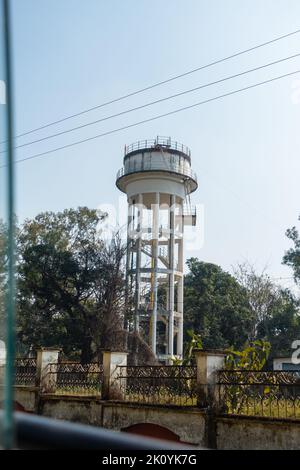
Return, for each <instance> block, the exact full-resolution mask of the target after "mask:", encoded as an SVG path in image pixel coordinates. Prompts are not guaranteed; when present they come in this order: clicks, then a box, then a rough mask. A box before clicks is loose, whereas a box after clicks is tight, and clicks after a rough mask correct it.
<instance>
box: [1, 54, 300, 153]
mask: <svg viewBox="0 0 300 470" xmlns="http://www.w3.org/2000/svg"><path fill="white" fill-rule="evenodd" d="M299 56H300V53H297V54H294V55H291V56H288V57H284V58H283V59H278V60H275V61H273V62H269V63H268V64H264V65H260V66H258V67H255V68H253V69H249V70H245V71H243V72H239V73H236V74H234V75H230V76H229V77H224V78H221V79H219V80H215V81H213V82H209V83H205V84H204V85H200V86H197V87H195V88H189V89H188V90H184V91H181V92H179V93H175V94H173V95H169V96H166V97H164V98H160V99H158V100H155V101H150V102H149V103H145V104H142V105H140V106H135V107H133V108H129V109H126V110H124V111H120V112H118V113H115V114H111V115H109V116H105V117H103V118H100V119H97V120H95V121H92V122H88V123H86V124H81V125H79V126H76V127H72V128H71V129H66V130H64V131H61V132H57V133H55V134H51V135H48V136H45V137H41V138H40V139H35V140H32V141H30V142H25V143H24V144H21V145H17V146H16V147H15V148H16V149H19V148H23V147H27V146H29V145H33V144H37V143H39V142H44V141H45V140H48V139H53V138H55V137H59V136H61V135H64V134H67V133H69V132H74V131H77V130H80V129H83V128H85V127H89V126H92V125H94V124H99V123H100V122H103V121H108V120H109V119H112V118H115V117H119V116H123V115H124V114H128V113H132V112H133V111H138V110H140V109H144V108H147V107H149V106H153V105H154V104H158V103H162V102H164V101H168V100H171V99H173V98H177V97H179V96H183V95H186V94H188V93H192V92H194V91H198V90H201V89H203V88H207V87H210V86H213V85H217V84H220V83H223V82H226V81H228V80H232V79H233V78H238V77H241V76H243V75H246V74H248V73H252V72H256V71H258V70H262V69H264V68H267V67H270V66H272V65H276V64H279V63H282V62H285V61H287V60H290V59H295V58H296V57H299ZM1 153H5V150H2V151H0V154H1Z"/></svg>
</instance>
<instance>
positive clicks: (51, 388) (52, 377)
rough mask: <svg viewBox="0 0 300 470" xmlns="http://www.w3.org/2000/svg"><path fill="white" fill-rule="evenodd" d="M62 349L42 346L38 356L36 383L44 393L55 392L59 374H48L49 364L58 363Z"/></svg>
mask: <svg viewBox="0 0 300 470" xmlns="http://www.w3.org/2000/svg"><path fill="white" fill-rule="evenodd" d="M60 352H61V349H57V348H40V349H38V350H37V357H36V385H37V386H38V387H40V391H41V392H42V393H45V392H55V390H56V381H57V374H56V373H54V374H48V372H49V367H48V366H49V364H57V363H58V356H59V353H60Z"/></svg>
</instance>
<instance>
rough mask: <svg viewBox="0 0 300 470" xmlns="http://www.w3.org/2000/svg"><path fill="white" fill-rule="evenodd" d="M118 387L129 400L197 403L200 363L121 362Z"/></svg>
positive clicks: (118, 372) (181, 404)
mask: <svg viewBox="0 0 300 470" xmlns="http://www.w3.org/2000/svg"><path fill="white" fill-rule="evenodd" d="M114 388H115V390H116V398H121V399H122V400H124V401H128V402H135V403H136V402H137V403H142V404H153V405H177V406H196V404H197V386H196V367H191V366H187V367H185V366H119V367H118V370H117V374H116V378H115V381H114ZM118 392H119V396H118Z"/></svg>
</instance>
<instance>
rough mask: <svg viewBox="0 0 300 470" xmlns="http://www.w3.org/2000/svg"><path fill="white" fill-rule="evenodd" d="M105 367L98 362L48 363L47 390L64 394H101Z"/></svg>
mask: <svg viewBox="0 0 300 470" xmlns="http://www.w3.org/2000/svg"><path fill="white" fill-rule="evenodd" d="M102 382H103V367H102V365H101V364H99V363H98V362H91V363H87V364H80V363H78V362H61V363H57V364H48V366H47V375H46V377H45V384H46V385H45V386H46V390H49V391H50V392H53V391H55V393H56V394H63V395H74V396H76V395H78V396H82V395H100V392H101V385H102Z"/></svg>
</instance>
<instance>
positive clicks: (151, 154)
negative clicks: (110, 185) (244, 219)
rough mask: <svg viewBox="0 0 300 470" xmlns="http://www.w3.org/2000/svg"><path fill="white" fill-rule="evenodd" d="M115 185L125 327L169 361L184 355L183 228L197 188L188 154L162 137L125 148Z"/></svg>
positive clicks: (191, 216) (190, 220)
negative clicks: (124, 221)
mask: <svg viewBox="0 0 300 470" xmlns="http://www.w3.org/2000/svg"><path fill="white" fill-rule="evenodd" d="M116 185H117V187H118V188H119V189H120V191H122V192H124V193H126V195H127V200H128V225H127V258H126V285H127V292H128V293H129V294H131V295H130V298H131V299H133V302H131V310H130V313H129V315H128V318H127V323H126V327H127V328H128V329H132V330H136V331H138V332H139V333H140V334H141V335H142V336H143V338H144V339H145V340H146V341H147V342H148V343H149V345H150V346H151V348H152V350H153V352H154V353H155V355H156V356H157V358H158V359H160V360H162V361H165V362H168V361H169V359H170V358H171V357H173V356H178V357H179V358H180V357H182V353H183V241H184V227H185V226H187V225H195V224H196V211H195V209H193V208H192V207H191V205H190V199H189V195H190V194H191V193H192V192H193V191H195V190H196V189H197V187H198V184H197V177H196V175H195V173H194V172H193V171H192V169H191V152H190V150H189V149H188V148H187V147H186V146H185V145H182V144H179V143H178V142H174V141H172V140H171V138H165V137H157V138H156V139H154V140H143V141H139V142H135V143H133V144H131V145H129V146H125V154H124V166H123V167H122V168H121V169H120V170H119V172H118V174H117V180H116Z"/></svg>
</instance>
